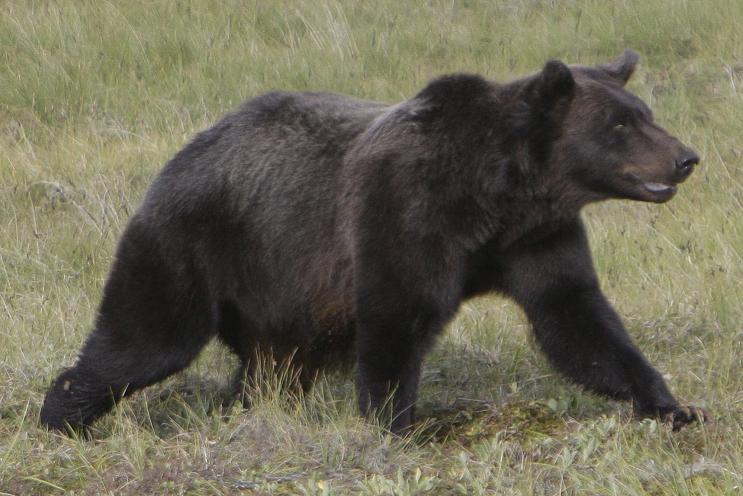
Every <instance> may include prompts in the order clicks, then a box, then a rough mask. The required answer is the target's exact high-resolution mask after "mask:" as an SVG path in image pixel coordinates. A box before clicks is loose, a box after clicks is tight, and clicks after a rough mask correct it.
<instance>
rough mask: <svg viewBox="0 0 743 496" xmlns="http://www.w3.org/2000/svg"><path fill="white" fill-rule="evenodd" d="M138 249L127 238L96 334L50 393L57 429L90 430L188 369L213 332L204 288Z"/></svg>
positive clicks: (48, 407)
mask: <svg viewBox="0 0 743 496" xmlns="http://www.w3.org/2000/svg"><path fill="white" fill-rule="evenodd" d="M138 246H142V245H141V244H139V245H138V244H135V243H133V242H132V241H131V240H127V238H126V237H125V238H124V239H123V241H122V244H121V246H120V250H119V256H118V257H117V261H116V263H115V264H114V266H113V268H112V270H111V274H110V275H109V278H108V281H107V283H106V287H105V289H104V296H103V301H102V303H101V307H100V310H99V315H98V318H97V320H96V326H95V330H94V331H93V332H92V333H91V334H90V336H89V337H88V339H87V340H86V342H85V345H84V346H83V349H82V351H81V353H80V356H79V358H78V361H77V363H76V364H75V365H74V366H73V367H72V368H70V369H68V370H66V371H64V372H63V373H62V374H60V376H59V377H58V378H57V379H56V380H55V382H54V384H53V385H52V387H51V388H50V390H49V391H48V392H47V395H46V398H45V400H44V405H43V407H42V410H41V422H42V423H43V424H45V425H47V426H48V427H50V428H53V429H59V430H64V429H65V428H66V427H68V426H69V427H70V428H72V429H80V428H83V427H86V426H88V425H90V424H91V423H92V422H93V421H94V420H96V419H97V418H98V417H100V416H101V415H103V414H104V413H106V412H108V411H109V410H110V409H111V408H112V407H113V406H114V404H115V403H116V401H118V400H119V399H120V398H121V397H123V396H126V395H128V394H131V393H133V392H134V391H136V390H139V389H142V388H144V387H146V386H148V385H150V384H153V383H155V382H158V381H161V380H163V379H165V378H166V377H168V376H169V375H171V374H173V373H175V372H178V371H179V370H181V369H183V368H185V367H186V366H187V365H188V364H189V363H190V362H191V361H192V360H193V359H194V358H195V357H196V355H198V353H199V352H200V351H201V349H202V348H203V347H204V345H205V344H206V343H207V342H208V341H209V339H210V338H211V337H212V335H213V334H214V318H213V315H214V311H213V309H212V308H211V307H210V303H209V301H208V298H206V297H205V295H204V294H203V292H202V291H199V288H200V286H199V285H197V284H195V283H193V282H189V281H186V280H184V279H185V278H183V277H177V275H176V274H174V273H173V272H172V271H171V270H170V269H168V268H167V265H166V264H165V263H163V261H162V260H161V258H160V257H157V256H155V254H153V253H152V249H151V248H149V249H148V248H143V249H141V250H139V251H137V248H138Z"/></svg>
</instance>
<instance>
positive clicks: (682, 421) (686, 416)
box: [661, 406, 710, 432]
mask: <svg viewBox="0 0 743 496" xmlns="http://www.w3.org/2000/svg"><path fill="white" fill-rule="evenodd" d="M661 420H662V421H663V422H665V423H667V424H671V425H673V431H674V432H676V431H679V430H681V428H682V427H684V426H685V425H686V424H690V423H692V422H699V423H700V424H701V423H707V422H709V421H710V416H709V413H707V410H705V409H704V408H699V407H696V406H676V407H674V408H673V409H671V410H670V411H667V412H663V413H662V414H661Z"/></svg>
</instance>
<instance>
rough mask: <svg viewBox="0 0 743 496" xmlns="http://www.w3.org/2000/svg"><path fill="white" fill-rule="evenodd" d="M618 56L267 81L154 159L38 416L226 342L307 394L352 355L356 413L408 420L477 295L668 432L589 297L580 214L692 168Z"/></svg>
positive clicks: (77, 410)
mask: <svg viewBox="0 0 743 496" xmlns="http://www.w3.org/2000/svg"><path fill="white" fill-rule="evenodd" d="M637 59H638V57H637V55H636V54H635V53H634V52H632V51H629V50H628V51H625V52H624V54H622V55H621V56H620V57H619V58H618V59H616V60H615V61H613V62H611V63H609V64H605V65H599V66H595V67H581V66H571V67H568V66H566V65H565V64H563V63H562V62H559V61H555V60H553V61H549V62H547V63H546V65H545V66H544V68H543V69H542V71H540V72H539V73H537V74H534V75H531V76H528V77H525V78H522V79H518V80H516V81H513V82H510V83H507V84H501V83H496V82H493V81H489V80H486V79H484V78H482V77H480V76H477V75H468V74H456V75H449V76H444V77H440V78H438V79H435V80H433V81H432V82H431V83H430V84H428V86H426V87H425V88H424V89H423V90H422V91H421V92H420V93H418V94H417V95H415V96H414V97H413V98H411V99H409V100H407V101H404V102H402V103H398V104H395V105H386V104H382V103H377V102H370V101H363V100H356V99H353V98H348V97H344V96H339V95H334V94H327V93H284V92H274V93H269V94H266V95H263V96H260V97H258V98H255V99H253V100H250V101H248V102H247V103H245V104H244V105H243V106H242V107H240V109H238V110H237V111H236V112H234V113H231V114H229V115H227V116H226V117H224V118H223V119H222V120H221V121H220V122H218V123H217V124H216V125H215V126H214V127H212V128H211V129H209V130H207V131H204V132H202V133H201V134H199V135H198V136H196V138H195V139H194V140H193V142H191V143H190V144H189V145H188V146H186V147H185V148H184V149H183V150H182V151H180V152H179V153H178V154H177V155H176V156H175V157H174V158H173V159H172V160H171V161H170V162H169V163H168V164H167V165H166V166H165V168H164V169H163V170H162V172H161V173H160V175H159V176H158V177H157V179H156V180H155V182H154V183H153V185H152V186H151V188H150V189H149V191H148V193H147V195H146V197H145V199H144V202H143V204H142V206H141V207H140V208H139V210H138V211H137V212H136V213H135V214H134V216H133V217H132V219H131V221H130V222H129V225H128V226H127V228H126V230H125V231H124V233H123V235H122V237H121V241H120V244H119V246H118V249H117V253H116V258H115V261H114V263H113V266H112V268H111V271H110V274H109V275H108V279H107V281H106V284H105V288H104V292H103V300H102V303H101V305H100V309H99V313H98V316H97V319H96V322H95V329H94V330H93V332H92V333H91V334H90V336H89V337H88V338H87V341H86V342H85V345H84V346H83V349H82V351H81V353H80V356H79V359H78V361H77V363H76V364H75V365H74V366H73V367H72V368H70V369H68V370H66V371H64V372H63V373H62V374H61V375H60V376H59V377H58V378H57V379H56V381H55V382H54V384H53V385H52V387H51V389H50V390H49V392H48V393H47V396H46V399H45V402H44V406H43V409H42V411H41V421H42V422H43V423H44V424H46V425H47V426H49V427H52V428H58V429H62V428H65V427H71V428H80V427H83V426H87V425H89V424H90V423H91V422H93V421H94V420H95V419H97V418H98V417H100V416H101V415H102V414H104V413H105V412H107V411H108V410H109V409H111V408H112V406H113V405H114V404H115V402H116V401H117V400H119V399H120V398H121V397H122V396H125V395H128V394H131V393H133V392H135V391H137V390H139V389H141V388H144V387H145V386H148V385H150V384H153V383H155V382H157V381H160V380H162V379H164V378H166V377H168V376H169V375H171V374H173V373H175V372H177V371H179V370H181V369H183V368H184V367H186V366H187V365H188V364H189V363H190V362H191V360H193V358H194V357H195V356H196V355H197V354H198V353H199V351H200V350H201V349H202V348H203V347H204V345H205V344H206V343H207V342H208V341H209V340H210V339H212V338H213V337H214V336H218V337H219V338H221V340H222V341H223V342H224V343H226V344H227V345H228V346H229V347H231V349H232V350H233V351H234V352H235V353H236V354H237V355H238V356H239V357H240V359H241V363H242V367H241V370H240V371H239V372H238V378H241V377H245V376H248V377H249V376H250V374H251V372H252V370H253V365H254V363H255V361H256V355H257V350H259V349H260V350H263V352H267V353H270V354H271V355H272V356H273V358H274V359H280V360H288V361H290V362H291V364H292V366H294V367H296V369H297V370H299V371H301V372H299V376H300V380H301V382H302V384H303V385H304V386H308V385H309V384H310V382H311V380H312V378H313V376H314V374H315V373H316V371H317V370H319V369H320V368H322V367H325V366H333V365H336V364H338V363H340V362H343V361H345V360H346V359H347V358H351V359H355V361H356V366H357V372H356V373H357V394H358V402H359V406H360V409H361V411H362V412H363V413H364V414H365V415H372V414H374V413H375V412H377V413H378V412H380V411H381V410H383V409H384V408H383V407H384V406H385V405H387V406H388V408H389V409H391V410H388V411H387V412H386V413H387V414H389V415H391V417H390V418H391V419H392V422H391V428H392V430H393V431H395V432H403V431H405V430H406V429H407V428H409V427H410V426H411V424H412V423H413V419H414V413H413V412H414V404H415V400H416V395H417V389H418V382H419V376H420V370H421V363H422V361H423V358H424V356H425V354H426V352H427V351H428V350H429V348H430V347H431V344H432V343H433V342H434V339H435V338H436V336H437V335H438V334H439V333H440V332H441V330H442V328H443V327H444V326H445V324H446V323H447V322H448V321H450V320H451V319H452V318H453V317H454V315H455V314H456V312H457V309H458V308H459V306H460V304H461V303H462V301H464V300H466V299H467V298H470V297H472V296H475V295H478V294H481V293H485V292H497V293H501V294H503V295H506V296H508V297H510V298H512V299H513V300H514V301H516V302H517V303H518V304H519V305H521V306H522V307H523V309H524V310H525V312H526V315H527V316H528V318H529V320H530V322H531V324H532V325H533V328H534V333H535V335H536V339H537V342H538V343H539V344H540V346H541V348H542V349H543V350H544V352H545V353H546V354H547V356H548V357H549V359H550V361H551V363H552V364H553V365H554V366H555V367H556V368H557V370H559V371H560V372H561V373H562V374H564V375H565V376H567V377H568V378H569V379H571V380H572V381H574V382H576V383H578V384H580V385H582V386H584V387H585V388H587V389H588V390H590V391H594V392H597V393H601V394H604V395H608V396H610V397H613V398H621V399H628V400H632V401H633V402H634V406H635V409H636V411H638V412H639V413H640V414H642V415H649V416H661V417H664V418H665V419H667V420H669V421H671V422H672V423H673V425H674V427H675V428H678V427H680V426H682V425H684V424H686V423H688V422H691V421H694V420H704V419H705V418H706V413H705V412H704V411H703V410H702V409H698V408H694V407H682V406H680V405H679V404H678V402H677V401H676V400H675V399H674V397H673V396H672V395H671V393H670V392H669V390H668V387H667V386H666V384H665V382H664V381H663V378H662V377H661V375H660V374H659V373H658V372H657V371H656V370H655V369H654V368H653V367H652V366H651V365H650V364H649V363H648V362H647V360H646V359H645V358H644V357H643V355H642V353H641V352H640V351H639V350H638V349H637V348H636V347H635V345H634V344H633V343H632V340H631V339H630V337H629V336H628V335H627V333H626V331H625V329H624V327H623V325H622V322H621V320H620V318H619V317H618V316H617V314H616V313H615V312H614V310H613V309H612V308H611V306H610V305H609V303H608V302H607V300H606V298H605V297H604V295H603V294H602V292H601V289H600V288H599V283H598V279H597V277H596V274H595V272H594V268H593V264H592V261H591V253H590V250H589V246H588V242H587V240H586V234H585V230H584V227H583V223H582V222H581V219H580V215H579V212H580V210H581V208H582V207H583V206H584V205H586V204H588V203H591V202H596V201H601V200H606V199H610V198H619V199H633V200H640V201H647V202H657V203H661V202H665V201H667V200H669V199H670V198H671V197H673V196H674V194H675V193H676V188H677V185H678V184H679V183H680V182H682V181H683V180H684V179H686V178H687V177H688V176H689V174H690V173H691V172H692V170H693V169H694V166H695V165H696V164H697V163H698V162H699V158H698V156H697V154H696V153H695V152H694V151H692V150H691V149H689V148H687V147H686V146H684V145H683V144H682V143H681V142H679V140H678V139H676V138H674V137H673V136H670V135H669V134H668V133H667V132H666V131H665V130H663V129H662V128H661V127H660V126H659V125H657V124H656V123H655V122H654V120H653V114H652V112H651V111H650V109H649V108H648V107H647V105H645V104H644V103H643V102H642V101H641V100H640V99H639V98H637V97H636V96H634V95H633V94H631V93H629V92H627V91H626V90H625V89H624V84H625V83H626V82H627V80H628V79H629V77H630V75H631V74H632V72H633V71H634V69H635V65H636V63H637Z"/></svg>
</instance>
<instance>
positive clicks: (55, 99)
mask: <svg viewBox="0 0 743 496" xmlns="http://www.w3.org/2000/svg"><path fill="white" fill-rule="evenodd" d="M742 22H743V4H741V3H740V2H738V1H736V0H713V1H710V2H706V3H705V4H704V6H703V7H702V6H701V5H700V4H698V3H695V2H678V1H670V0H668V1H661V0H653V1H648V2H624V1H621V2H620V1H617V2H531V1H507V2H497V3H496V2H485V1H482V2H480V1H472V2H462V3H458V2H439V1H434V2H426V3H425V4H421V5H419V6H412V5H411V4H409V3H407V2H394V1H392V0H389V1H388V0H383V2H381V3H380V2H375V3H368V4H367V3H358V2H354V3H351V2H333V1H330V0H321V1H319V2H288V1H279V2H256V3H255V4H250V5H246V4H242V3H236V4H235V5H234V6H229V5H227V6H224V5H222V4H219V5H218V4H216V3H210V2H190V3H178V4H176V3H174V2H166V1H156V2H143V1H140V2H138V1H130V2H126V3H118V2H117V3H113V2H112V3H105V4H90V5H82V4H78V3H76V2H44V3H35V4H27V3H26V2H10V3H9V4H7V5H5V6H4V8H3V12H2V13H0V43H1V44H2V46H3V47H5V48H4V49H3V50H1V51H0V205H2V207H1V208H0V226H1V228H0V349H2V350H3V356H2V360H1V361H0V492H3V493H8V494H45V493H54V492H55V491H56V492H63V491H67V492H74V493H80V494H84V493H91V494H99V493H112V494H114V493H115V494H127V493H129V494H143V493H172V494H183V493H188V492H191V493H194V494H238V493H242V494H251V493H253V494H281V493H284V494H347V493H348V492H354V491H355V492H359V493H368V494H416V493H427V494H428V493H432V494H451V493H461V494H558V493H562V492H565V493H569V494H647V493H650V494H668V495H676V494H732V493H736V492H738V491H740V488H741V486H743V472H742V471H741V469H740V467H742V466H743V414H742V413H741V403H742V402H743V396H742V393H741V391H743V375H742V374H741V373H740V369H741V365H742V364H741V359H740V357H741V356H743V330H742V329H743V327H742V326H741V325H740V322H741V317H743V307H742V306H741V305H740V301H742V300H743V289H742V288H741V285H740V283H739V281H740V280H741V279H742V278H743V220H741V217H740V216H739V215H738V212H740V211H741V209H742V208H743V206H742V205H741V202H742V201H743V168H742V166H743V146H741V144H740V141H739V139H740V136H743V106H742V105H741V104H742V103H743V102H742V97H741V94H740V91H739V88H740V87H741V86H743V33H742V32H741V31H740V29H739V26H740V25H741V23H742ZM625 47H631V48H633V49H635V50H637V51H638V52H639V53H640V54H641V55H642V57H643V58H642V62H641V64H642V65H641V67H640V69H639V72H638V74H637V75H636V76H635V78H634V79H633V80H632V82H631V83H630V89H631V90H632V91H634V92H636V93H637V94H638V95H639V96H641V97H642V98H643V99H644V100H646V101H647V102H649V104H650V105H651V107H652V108H653V111H654V113H655V115H656V118H657V120H658V121H659V122H661V123H662V124H663V125H665V126H666V127H667V128H668V129H669V131H671V132H672V133H674V134H676V135H677V136H679V137H680V138H681V139H682V140H683V141H684V142H686V143H689V144H690V145H692V146H694V147H695V148H696V149H697V150H698V151H699V152H700V154H701V156H702V164H701V166H700V167H699V169H698V170H697V172H695V174H694V175H692V176H691V178H690V179H689V181H687V182H686V183H685V184H684V185H682V186H681V188H680V192H679V194H678V196H677V197H676V198H675V199H674V200H672V201H671V202H670V203H669V204H667V205H663V206H658V205H643V204H638V203H631V202H612V203H605V204H600V205H596V206H593V207H590V208H588V209H587V211H586V212H585V215H584V218H585V220H586V222H587V224H588V228H589V236H590V239H591V243H592V246H593V252H594V258H595V261H596V265H597V270H598V272H599V275H600V277H601V279H602V284H603V287H604V289H605V291H606V293H607V294H608V296H609V297H610V299H611V300H612V303H613V304H614V305H615V306H616V307H617V309H618V311H619V312H620V314H621V315H622V316H623V317H624V319H625V322H626V324H627V327H628V329H629V331H630V333H631V334H632V336H633V337H634V338H635V339H636V340H637V342H638V343H639V345H640V347H641V349H642V350H643V351H644V352H645V353H646V355H647V356H648V358H649V359H650V361H651V362H652V363H653V364H655V365H656V366H657V367H658V368H659V369H660V370H661V371H663V373H664V374H665V375H666V377H667V379H668V381H669V383H670V386H671V387H672V389H673V391H674V392H675V393H676V394H677V396H678V397H679V399H680V400H682V401H683V402H684V403H692V404H698V405H700V406H704V407H707V408H708V409H709V410H710V411H711V412H712V415H713V417H714V420H715V422H714V423H713V424H711V425H708V426H704V427H700V426H692V427H690V428H687V429H685V430H683V431H682V432H680V433H677V434H672V433H671V432H670V429H669V428H667V427H666V426H663V425H660V424H657V423H656V422H655V421H653V420H645V421H637V420H635V419H633V418H632V413H631V408H630V407H629V406H628V405H626V404H622V403H607V402H606V401H605V400H603V399H597V398H595V397H592V396H590V395H588V394H585V393H582V392H580V391H579V390H578V389H577V388H575V387H573V386H571V385H569V384H567V383H566V382H565V381H563V380H562V379H561V378H559V377H557V376H556V375H555V374H554V372H553V371H552V370H551V369H550V368H549V366H548V365H547V364H546V362H545V360H544V359H543V358H542V357H541V356H540V355H539V353H538V352H537V351H536V350H535V349H534V347H533V346H532V345H531V342H530V339H529V337H528V327H527V325H526V323H525V320H524V317H523V315H522V314H520V313H519V311H518V310H517V309H516V308H515V307H514V306H513V305H512V304H510V303H509V302H507V301H505V300H501V299H497V298H483V299H479V300H476V301H474V302H471V303H468V304H466V305H465V306H464V307H463V309H462V311H461V313H460V315H459V317H458V319H457V320H456V321H455V322H454V323H452V324H451V326H450V329H449V331H448V332H447V334H446V337H445V338H444V339H443V340H442V341H441V342H440V344H439V346H438V347H437V348H436V350H435V352H434V353H433V355H432V356H431V357H430V358H429V360H428V361H427V363H426V367H425V370H424V376H423V384H422V391H421V396H420V400H419V410H420V417H421V418H422V423H421V425H420V427H419V429H418V431H417V432H416V434H415V435H413V436H412V437H411V438H409V439H405V440H400V439H397V438H394V437H392V436H389V435H387V434H386V433H385V432H384V431H383V430H381V429H380V428H379V427H377V426H374V425H369V424H368V423H365V422H364V421H362V420H361V419H360V418H359V417H358V416H357V413H356V408H355V404H354V401H353V396H352V391H353V387H352V380H351V377H350V376H347V375H337V376H330V377H326V378H323V379H322V380H321V381H320V384H319V385H318V387H317V388H315V390H314V391H313V392H312V394H311V395H310V396H309V397H307V398H304V399H299V400H298V399H294V398H287V397H283V396H277V395H276V394H275V389H276V387H275V386H276V384H275V380H268V379H267V380H266V381H265V384H264V385H263V388H262V391H260V392H259V393H260V394H259V395H258V396H259V400H258V401H257V402H256V406H255V408H253V409H252V410H250V411H247V412H246V411H243V410H240V409H238V408H228V407H220V406H219V405H220V401H219V400H220V398H221V396H222V395H223V394H224V392H225V390H226V388H227V387H228V380H229V374H230V371H231V370H232V368H233V367H234V366H235V365H236V364H235V363H234V360H233V359H232V358H231V356H230V354H229V352H227V351H226V350H225V349H223V348H221V347H220V346H218V345H216V344H214V345H212V346H211V347H210V348H209V349H208V350H207V352H206V353H204V354H203V355H202V356H201V358H200V359H199V360H198V362H197V363H196V364H194V365H193V366H192V367H191V368H189V369H188V370H187V371H186V372H185V373H183V374H180V375H178V376H176V377H174V378H172V379H171V380H168V381H166V382H165V383H162V384H161V385H158V386H154V387H152V388H149V389H148V390H146V391H145V392H144V393H142V394H137V395H136V396H135V397H133V398H132V399H131V400H130V401H127V402H125V403H124V404H122V405H121V407H120V408H118V409H117V410H116V411H115V413H114V414H112V415H109V416H107V417H105V418H104V419H102V421H101V422H99V423H98V424H96V426H95V429H94V431H93V433H92V439H88V440H84V439H74V438H73V439H71V438H67V437H64V436H60V435H58V434H52V433H48V432H46V431H45V430H43V429H41V428H39V426H38V412H39V409H40V407H41V402H42V400H43V394H44V392H45V391H46V388H47V387H48V385H49V382H50V380H51V379H52V378H53V377H54V375H55V374H56V373H57V372H59V369H60V367H61V366H63V365H70V364H71V362H72V360H74V357H75V354H76V352H77V350H78V349H79V347H80V345H81V343H82V340H83V339H84V337H85V335H86V334H87V333H88V331H89V330H90V326H91V323H92V318H93V315H94V312H95V309H96V306H97V304H98V301H99V298H100V292H101V287H102V283H103V279H104V277H105V274H106V271H107V269H108V267H109V265H110V262H111V257H112V254H113V249H114V246H115V243H116V240H117V238H118V236H119V234H120V232H121V230H122V229H123V227H124V225H125V224H126V221H127V219H128V217H129V216H130V215H131V213H132V211H133V209H135V208H136V206H137V205H138V203H139V201H140V200H141V198H142V195H143V194H144V191H145V189H146V187H147V185H148V184H149V182H150V181H151V179H152V178H153V177H154V175H155V174H156V172H157V171H158V170H159V168H160V167H161V166H162V164H163V163H164V162H165V160H167V158H168V157H170V156H171V155H172V154H173V153H174V152H175V151H177V150H178V149H180V148H181V147H182V146H183V145H184V144H185V142H186V141H187V140H188V139H189V138H190V137H191V136H192V135H193V133H194V132H196V131H197V130H199V129H203V128H204V127H206V126H207V125H208V124H210V123H212V122H214V121H215V120H216V119H217V118H218V117H219V116H220V115H222V114H223V113H224V112H225V111H227V110H229V109H231V108H233V107H235V106H236V105H237V104H238V103H239V102H240V101H242V100H244V99H246V98H249V97H251V96H254V95H256V94H259V93H261V92H264V91H267V90H269V89H277V88H281V89H289V90H292V89H293V90H300V89H323V90H330V91H336V92H341V93H346V94H351V95H356V96H359V97H362V98H370V99H377V100H383V101H390V102H392V101H398V100H402V99H404V98H407V97H409V96H411V95H413V94H414V93H415V92H416V91H417V90H419V89H420V88H421V87H422V86H423V85H424V84H425V83H426V81H428V80H429V79H430V78H431V77H433V76H436V75H438V74H441V73H446V72H451V71H460V70H466V71H470V72H479V73H482V74H484V75H486V76H488V77H492V78H497V79H508V78H510V77H516V76H520V75H523V74H526V73H528V72H530V71H536V70H538V69H539V68H540V67H541V66H542V65H543V63H544V61H545V60H547V59H549V58H561V59H564V60H566V61H568V62H581V63H586V64H588V63H593V62H597V61H605V60H608V59H610V58H612V57H613V56H615V55H616V54H617V53H619V52H620V51H621V50H622V49H623V48H625ZM267 366H268V368H270V364H267Z"/></svg>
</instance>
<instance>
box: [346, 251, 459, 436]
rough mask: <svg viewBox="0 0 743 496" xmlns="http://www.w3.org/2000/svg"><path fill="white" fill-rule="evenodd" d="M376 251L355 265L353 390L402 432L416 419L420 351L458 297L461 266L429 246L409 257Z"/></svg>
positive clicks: (366, 407)
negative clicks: (355, 381) (415, 255)
mask: <svg viewBox="0 0 743 496" xmlns="http://www.w3.org/2000/svg"><path fill="white" fill-rule="evenodd" d="M378 253H383V252H382V251H380V252H374V253H367V254H365V257H364V258H362V259H359V260H357V266H356V271H357V272H356V274H355V280H356V305H355V308H356V310H355V312H356V325H357V330H356V352H357V364H358V368H357V394H358V401H359V407H360V410H361V412H362V414H364V415H366V416H367V417H369V416H377V418H379V419H380V420H382V421H383V422H390V426H391V427H390V428H391V430H392V432H395V433H397V434H402V433H405V432H406V431H408V430H409V428H410V426H411V425H412V424H413V422H414V420H415V415H414V414H415V400H416V397H417V394H418V381H419V377H420V370H421V364H422V362H423V358H424V355H425V353H426V352H427V351H428V349H429V348H430V347H431V345H432V344H433V341H434V339H435V337H436V336H437V335H438V334H439V333H440V332H441V330H442V329H443V327H444V325H445V324H446V323H447V321H449V320H450V319H451V318H452V317H453V316H454V314H455V313H456V311H457V308H458V307H459V303H460V302H461V294H462V288H461V283H460V281H461V278H460V276H459V274H460V273H461V269H460V268H459V265H457V264H454V263H452V264H447V263H446V262H445V261H446V260H454V258H453V257H442V256H435V255H436V254H437V253H436V254H434V253H433V250H432V249H431V248H430V247H429V250H428V254H426V253H425V251H421V252H416V253H420V254H422V255H421V256H420V257H411V258H409V259H407V260H406V257H404V254H403V255H398V256H397V257H395V258H388V257H379V256H376V255H377V254H378ZM439 253H440V252H439ZM426 255H428V256H426ZM392 264H394V266H391V265H392Z"/></svg>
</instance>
